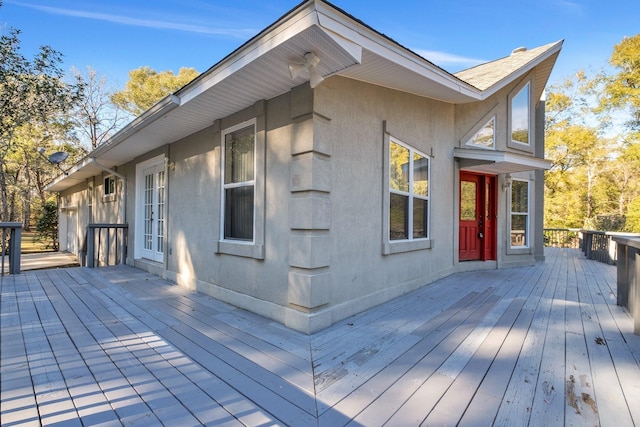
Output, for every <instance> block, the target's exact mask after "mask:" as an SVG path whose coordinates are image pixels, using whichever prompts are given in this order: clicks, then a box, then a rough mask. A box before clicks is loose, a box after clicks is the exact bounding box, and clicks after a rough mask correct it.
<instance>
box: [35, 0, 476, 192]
mask: <svg viewBox="0 0 640 427" xmlns="http://www.w3.org/2000/svg"><path fill="white" fill-rule="evenodd" d="M311 51H312V52H315V53H316V55H317V56H318V57H319V58H320V63H319V65H318V67H317V69H318V71H319V72H320V74H321V75H322V76H323V77H325V79H326V78H329V77H331V76H344V77H347V78H351V79H355V80H360V81H363V82H366V83H369V84H373V85H377V86H382V87H387V88H390V89H394V90H398V91H404V92H408V93H412V94H415V95H418V96H423V97H428V98H431V99H436V100H440V101H443V102H447V103H453V104H455V103H467V102H473V101H479V100H482V99H483V98H484V94H483V91H482V90H480V89H478V88H476V87H474V86H472V85H471V84H469V83H467V82H465V81H463V80H461V79H459V78H458V77H456V76H454V75H452V74H450V73H448V72H447V71H445V70H443V69H441V68H439V67H438V66H436V65H434V64H432V63H431V62H429V61H427V60H426V59H424V58H422V57H420V56H419V55H417V54H415V53H414V52H411V51H410V50H409V49H406V48H404V47H402V46H401V45H399V44H398V43H396V42H394V41H393V40H391V39H389V38H388V37H386V36H385V35H383V34H381V33H379V32H377V31H375V30H374V29H372V28H371V27H369V26H367V25H366V24H364V23H363V22H361V21H359V20H357V19H356V18H354V17H353V16H350V15H348V14H346V13H345V12H343V11H342V10H340V9H338V8H337V7H335V6H333V5H331V4H330V3H327V2H325V1H323V0H308V1H305V2H303V3H302V4H300V5H298V6H297V7H296V8H294V9H293V10H291V11H290V12H288V13H287V14H285V15H284V16H283V17H282V18H281V19H279V20H278V21H276V22H275V23H274V24H272V25H271V26H269V27H267V28H266V29H265V30H263V31H262V32H261V33H259V34H258V35H256V36H255V37H253V38H252V39H251V40H249V41H247V42H246V43H245V44H244V45H242V46H241V47H239V48H238V49H237V50H235V51H234V52H232V53H231V54H229V55H228V56H227V57H225V58H224V59H222V60H221V61H220V62H218V63H217V64H215V65H214V66H213V67H211V68H210V69H209V70H207V71H205V72H204V73H202V74H201V75H200V76H198V77H197V78H196V79H194V80H193V81H192V82H190V83H189V84H187V85H186V86H185V87H183V88H182V89H180V90H178V91H177V92H176V93H175V94H172V95H169V96H167V97H165V98H164V99H162V100H161V101H160V102H159V103H158V104H156V105H155V106H153V107H152V108H151V109H149V110H148V111H146V112H145V113H143V114H142V115H141V116H139V117H138V118H136V119H135V120H133V121H132V122H131V123H129V124H128V125H127V126H125V127H124V128H123V129H121V130H120V131H119V132H118V133H116V134H115V135H114V136H113V137H112V138H111V139H110V140H108V141H107V142H106V143H105V144H104V145H102V146H100V147H98V148H97V149H95V150H94V151H93V152H91V153H90V154H89V155H88V158H93V159H96V160H98V161H99V162H100V164H101V165H105V166H106V167H109V168H114V167H117V166H120V165H123V164H125V163H128V162H130V161H132V160H134V159H136V158H137V157H139V156H142V155H143V154H145V153H148V152H149V151H152V150H154V149H157V148H160V147H163V146H165V145H167V144H171V143H174V142H177V141H180V140H181V139H183V138H185V137H187V136H189V135H191V134H194V133H196V132H199V131H201V130H203V129H205V128H207V127H209V126H211V125H212V124H213V123H214V122H215V121H216V120H218V119H222V118H225V117H228V116H230V115H231V114H233V113H236V112H238V111H242V110H244V109H246V108H248V107H251V106H253V105H255V104H256V103H257V102H259V101H262V100H268V99H272V98H274V97H276V96H278V95H281V94H283V93H286V92H288V91H290V90H291V89H292V88H293V87H296V86H299V85H301V84H304V83H305V81H306V79H305V78H304V77H297V78H295V79H292V78H291V75H290V73H289V67H288V65H289V63H290V62H294V61H300V60H301V59H302V58H303V56H304V54H305V53H306V52H311ZM85 160H86V159H84V160H83V161H81V162H79V163H78V164H76V165H75V166H74V167H73V168H71V170H69V171H68V172H67V174H65V175H62V176H59V177H58V178H57V179H56V180H54V181H53V182H52V183H51V184H50V185H49V186H48V187H47V190H50V191H62V190H64V189H67V188H69V187H71V186H73V185H75V184H77V183H78V182H81V181H82V180H83V179H86V178H87V177H89V176H92V173H93V172H95V173H99V171H96V170H95V167H96V166H95V164H92V162H87V161H85Z"/></svg>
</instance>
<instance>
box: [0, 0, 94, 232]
mask: <svg viewBox="0 0 640 427" xmlns="http://www.w3.org/2000/svg"><path fill="white" fill-rule="evenodd" d="M0 6H1V3H0ZM19 35H20V31H18V30H15V29H13V28H9V29H8V30H6V32H5V33H3V34H2V35H1V36H0V201H1V202H0V203H1V204H0V220H2V221H16V220H18V219H19V218H20V217H22V219H23V220H25V219H26V221H25V222H26V224H25V228H26V229H28V217H29V212H28V211H29V206H30V201H29V197H30V194H31V191H32V186H33V185H34V183H33V182H32V181H30V179H31V178H33V176H34V174H37V173H38V172H35V171H34V170H33V169H32V166H33V165H35V164H36V163H37V161H36V160H34V156H35V155H37V152H36V151H35V148H37V147H38V145H37V144H39V143H43V144H54V143H56V141H58V142H60V138H64V134H65V130H68V129H69V128H68V126H67V123H68V121H67V117H66V113H67V112H68V111H69V110H70V109H71V108H72V106H73V105H74V104H75V103H76V102H77V101H78V100H79V99H80V97H81V96H82V87H81V85H69V84H66V83H65V82H64V81H63V77H64V74H63V71H62V68H61V67H60V64H61V54H60V53H59V52H57V51H55V50H53V49H52V48H51V47H49V46H43V47H41V48H40V49H39V51H38V53H37V54H36V55H35V56H34V57H33V58H32V59H29V58H27V57H25V56H24V55H23V54H22V52H21V48H20V39H19ZM34 129H38V130H39V131H41V132H40V133H39V134H38V132H35V133H32V131H33V130H34ZM25 196H26V198H25ZM21 202H22V203H21Z"/></svg>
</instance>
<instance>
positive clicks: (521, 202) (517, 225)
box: [511, 179, 529, 248]
mask: <svg viewBox="0 0 640 427" xmlns="http://www.w3.org/2000/svg"><path fill="white" fill-rule="evenodd" d="M528 246H529V181H520V180H515V179H514V180H513V182H512V184H511V247H512V248H522V247H528Z"/></svg>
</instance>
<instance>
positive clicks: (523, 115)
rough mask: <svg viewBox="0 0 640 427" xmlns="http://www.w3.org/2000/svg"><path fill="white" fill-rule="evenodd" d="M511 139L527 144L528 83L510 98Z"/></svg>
mask: <svg viewBox="0 0 640 427" xmlns="http://www.w3.org/2000/svg"><path fill="white" fill-rule="evenodd" d="M511 140H512V141H518V142H521V143H523V144H529V83H527V84H526V85H525V87H523V88H522V89H521V90H520V92H518V94H517V95H516V96H515V97H514V98H513V99H512V100H511Z"/></svg>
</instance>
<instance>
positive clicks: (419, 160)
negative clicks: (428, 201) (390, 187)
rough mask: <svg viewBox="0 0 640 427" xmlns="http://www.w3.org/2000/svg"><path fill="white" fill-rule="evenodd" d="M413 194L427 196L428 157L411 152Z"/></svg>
mask: <svg viewBox="0 0 640 427" xmlns="http://www.w3.org/2000/svg"><path fill="white" fill-rule="evenodd" d="M413 194H416V195H418V196H425V197H427V196H429V159H428V158H426V157H422V156H421V155H420V154H417V153H414V154H413Z"/></svg>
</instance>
